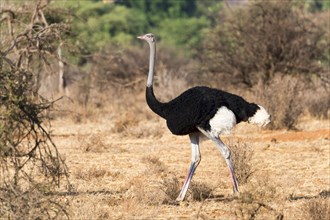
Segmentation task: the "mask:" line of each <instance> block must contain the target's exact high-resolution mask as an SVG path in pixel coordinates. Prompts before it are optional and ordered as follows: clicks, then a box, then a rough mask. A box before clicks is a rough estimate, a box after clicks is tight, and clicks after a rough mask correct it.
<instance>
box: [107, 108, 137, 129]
mask: <svg viewBox="0 0 330 220" xmlns="http://www.w3.org/2000/svg"><path fill="white" fill-rule="evenodd" d="M137 124H138V119H137V117H136V114H134V113H133V112H130V111H129V112H124V113H122V114H120V115H117V117H116V119H115V121H114V127H113V129H112V130H113V131H114V132H116V133H123V132H126V133H128V132H127V131H128V129H129V128H130V127H135V126H136V125H137Z"/></svg>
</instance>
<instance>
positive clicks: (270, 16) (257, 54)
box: [202, 1, 329, 87]
mask: <svg viewBox="0 0 330 220" xmlns="http://www.w3.org/2000/svg"><path fill="white" fill-rule="evenodd" d="M218 23H219V24H218V25H217V26H216V27H215V28H214V29H213V31H212V32H211V35H210V37H208V38H207V41H206V45H205V53H203V58H202V60H203V61H204V64H205V66H206V67H207V68H208V69H209V70H210V71H211V72H216V73H224V74H227V75H228V76H230V77H229V78H230V80H231V82H232V83H234V84H237V83H243V84H245V85H247V86H249V87H252V86H253V85H254V84H256V83H257V82H258V80H259V79H260V78H261V77H262V78H263V82H267V81H268V80H270V79H271V78H272V77H273V76H274V75H275V74H277V73H284V74H292V73H294V74H302V75H312V74H315V73H318V72H320V71H321V70H322V69H323V67H322V65H321V64H320V61H324V60H326V50H327V48H328V45H329V39H328V38H327V37H326V32H327V28H326V27H327V26H326V25H323V24H322V23H315V22H313V15H312V14H307V13H306V12H305V10H304V9H303V7H302V4H299V3H298V2H297V1H255V2H252V3H251V4H249V5H248V6H246V7H240V8H239V7H237V8H236V9H234V10H230V11H227V13H225V14H221V17H220V18H219V22H218ZM205 55H206V56H205ZM325 63H326V62H325ZM325 65H328V64H325ZM233 75H234V77H232V76H233Z"/></svg>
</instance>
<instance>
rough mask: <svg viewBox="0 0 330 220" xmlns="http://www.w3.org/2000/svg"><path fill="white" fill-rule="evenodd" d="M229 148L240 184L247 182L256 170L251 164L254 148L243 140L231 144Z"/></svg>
mask: <svg viewBox="0 0 330 220" xmlns="http://www.w3.org/2000/svg"><path fill="white" fill-rule="evenodd" d="M229 148H230V153H231V156H232V160H233V163H234V167H235V174H236V177H237V180H238V182H239V183H240V184H245V183H247V181H248V179H249V178H250V177H251V175H252V174H253V172H254V171H255V170H254V169H255V167H253V166H252V164H251V160H252V157H253V149H252V148H251V147H250V146H249V145H247V144H246V143H242V142H241V141H238V142H237V143H231V144H229Z"/></svg>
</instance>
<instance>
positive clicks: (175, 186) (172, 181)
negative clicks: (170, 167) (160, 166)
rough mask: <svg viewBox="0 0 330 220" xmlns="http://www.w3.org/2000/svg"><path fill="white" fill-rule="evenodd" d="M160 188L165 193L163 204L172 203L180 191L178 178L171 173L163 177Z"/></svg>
mask: <svg viewBox="0 0 330 220" xmlns="http://www.w3.org/2000/svg"><path fill="white" fill-rule="evenodd" d="M161 190H162V191H163V192H164V193H165V199H164V200H163V204H172V203H173V202H174V201H175V199H176V198H177V197H178V195H179V193H180V191H181V186H180V183H179V180H178V178H176V177H175V176H173V175H167V176H166V177H165V178H163V181H162V187H161Z"/></svg>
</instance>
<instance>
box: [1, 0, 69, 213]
mask: <svg viewBox="0 0 330 220" xmlns="http://www.w3.org/2000/svg"><path fill="white" fill-rule="evenodd" d="M48 3H49V1H46V2H45V1H41V0H40V1H35V4H31V2H29V4H25V2H20V4H21V5H20V7H15V2H14V3H13V4H8V9H4V8H1V9H0V15H1V19H0V24H1V27H0V32H1V33H0V34H1V36H6V37H1V40H0V41H1V42H0V91H1V92H0V106H1V107H0V170H1V172H0V218H2V217H5V218H9V219H22V218H29V219H42V218H49V219H50V218H68V213H67V211H66V205H67V204H66V203H63V202H62V201H61V200H59V199H58V198H55V197H51V196H50V197H47V196H46V195H45V194H47V193H49V192H50V191H52V190H55V188H56V187H57V186H59V185H60V182H61V181H62V182H64V183H65V184H66V186H67V187H69V186H70V185H69V182H68V181H67V178H68V172H67V167H66V165H65V162H64V160H63V158H62V157H61V156H60V154H59V152H58V149H57V147H56V145H55V144H54V142H53V140H52V138H51V133H50V132H49V128H50V123H49V120H48V119H49V118H48V114H46V113H47V111H49V110H50V109H51V107H52V105H53V102H49V101H46V100H44V99H43V98H42V97H40V96H39V95H38V89H39V87H40V84H41V82H40V77H41V74H42V73H43V72H44V71H46V68H44V67H47V68H50V65H49V64H50V63H49V62H48V59H50V58H55V60H56V59H57V58H56V57H57V55H56V52H55V51H57V49H58V48H59V44H60V39H61V34H62V33H64V32H66V31H68V26H67V25H66V24H48V23H47V21H46V20H45V17H44V14H43V10H44V9H45V8H46V7H47V5H48ZM16 9H17V10H16ZM25 10H26V11H25ZM16 19H17V20H16ZM27 20H28V21H30V23H29V24H26V25H25V24H24V23H25V22H26V21H27ZM22 24H24V25H22ZM20 25H22V26H24V28H22V26H20ZM4 31H6V33H9V34H3V32H4Z"/></svg>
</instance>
